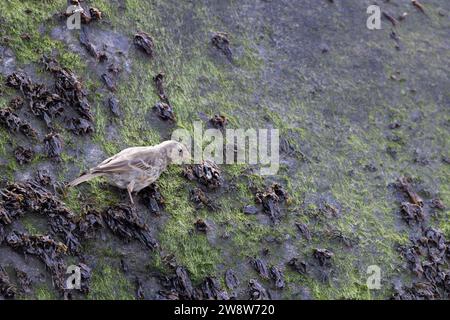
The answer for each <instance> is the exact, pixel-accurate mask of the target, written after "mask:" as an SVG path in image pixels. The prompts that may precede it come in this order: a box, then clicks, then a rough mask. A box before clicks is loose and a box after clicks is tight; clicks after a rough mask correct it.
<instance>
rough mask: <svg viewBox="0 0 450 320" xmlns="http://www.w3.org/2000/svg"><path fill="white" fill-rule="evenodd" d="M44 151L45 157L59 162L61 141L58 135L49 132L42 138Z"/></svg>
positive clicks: (61, 148) (61, 147)
mask: <svg viewBox="0 0 450 320" xmlns="http://www.w3.org/2000/svg"><path fill="white" fill-rule="evenodd" d="M44 150H45V153H46V154H47V156H48V157H49V158H50V159H52V160H54V161H57V162H59V161H61V153H62V150H63V141H62V138H61V136H60V135H59V134H57V133H55V132H51V133H49V134H48V135H46V136H45V138H44Z"/></svg>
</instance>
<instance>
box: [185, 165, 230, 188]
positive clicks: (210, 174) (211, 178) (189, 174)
mask: <svg viewBox="0 0 450 320" xmlns="http://www.w3.org/2000/svg"><path fill="white" fill-rule="evenodd" d="M183 174H184V176H185V177H186V178H187V179H189V180H197V181H198V182H199V183H201V184H202V185H204V186H206V187H207V188H209V189H216V188H218V187H220V186H221V184H222V173H221V171H220V169H219V167H218V166H217V165H216V164H215V163H214V162H213V161H211V160H204V161H202V163H200V164H195V165H189V166H186V167H185V169H184V172H183Z"/></svg>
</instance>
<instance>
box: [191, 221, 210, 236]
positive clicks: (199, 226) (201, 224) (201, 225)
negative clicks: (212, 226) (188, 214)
mask: <svg viewBox="0 0 450 320" xmlns="http://www.w3.org/2000/svg"><path fill="white" fill-rule="evenodd" d="M194 226H195V230H197V231H198V232H203V233H206V231H208V225H207V224H206V222H205V221H204V220H203V219H198V220H197V221H196V222H195V223H194Z"/></svg>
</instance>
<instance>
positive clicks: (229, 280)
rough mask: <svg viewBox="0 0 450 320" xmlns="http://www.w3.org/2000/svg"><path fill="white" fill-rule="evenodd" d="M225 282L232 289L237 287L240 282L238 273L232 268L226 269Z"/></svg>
mask: <svg viewBox="0 0 450 320" xmlns="http://www.w3.org/2000/svg"><path fill="white" fill-rule="evenodd" d="M225 284H226V286H227V287H228V289H230V290H234V289H236V288H237V287H238V286H239V284H240V281H239V279H238V277H237V276H236V273H235V272H234V271H233V270H232V269H228V270H227V271H225Z"/></svg>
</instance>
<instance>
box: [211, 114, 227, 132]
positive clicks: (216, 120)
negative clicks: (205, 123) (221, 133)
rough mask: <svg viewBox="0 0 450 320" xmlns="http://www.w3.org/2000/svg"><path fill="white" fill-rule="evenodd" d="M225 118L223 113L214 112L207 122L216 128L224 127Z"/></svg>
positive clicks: (225, 123)
mask: <svg viewBox="0 0 450 320" xmlns="http://www.w3.org/2000/svg"><path fill="white" fill-rule="evenodd" d="M227 122H228V120H227V118H226V117H225V116H223V115H219V114H215V115H214V116H213V117H212V119H210V120H209V123H210V124H211V125H212V126H213V127H214V128H216V129H224V128H225V127H226V125H227Z"/></svg>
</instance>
